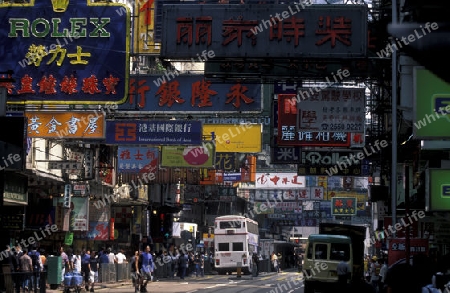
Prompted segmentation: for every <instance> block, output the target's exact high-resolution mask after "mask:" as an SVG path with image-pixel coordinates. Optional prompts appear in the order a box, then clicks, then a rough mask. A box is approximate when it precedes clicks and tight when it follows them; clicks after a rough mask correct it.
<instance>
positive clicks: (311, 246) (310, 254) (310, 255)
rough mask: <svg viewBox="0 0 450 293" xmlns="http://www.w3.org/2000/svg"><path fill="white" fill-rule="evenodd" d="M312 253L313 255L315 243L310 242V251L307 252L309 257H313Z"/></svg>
mask: <svg viewBox="0 0 450 293" xmlns="http://www.w3.org/2000/svg"><path fill="white" fill-rule="evenodd" d="M312 255H313V244H312V243H310V244H309V245H308V252H307V254H306V257H307V258H309V259H312Z"/></svg>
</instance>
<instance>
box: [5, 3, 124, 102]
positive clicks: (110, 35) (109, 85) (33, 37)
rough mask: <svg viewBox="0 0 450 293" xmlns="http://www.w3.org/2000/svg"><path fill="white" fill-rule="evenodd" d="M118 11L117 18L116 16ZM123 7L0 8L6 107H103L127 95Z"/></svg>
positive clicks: (21, 5) (17, 5) (7, 5)
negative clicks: (9, 79) (10, 79)
mask: <svg viewBox="0 0 450 293" xmlns="http://www.w3.org/2000/svg"><path fill="white" fill-rule="evenodd" d="M119 12H120V13H119ZM129 36H130V12H129V9H128V7H127V6H126V5H125V4H119V3H111V2H92V1H86V0H70V1H69V0H53V1H50V0H38V1H30V2H28V3H17V2H15V1H11V2H10V1H8V2H6V1H2V3H1V4H0V39H2V40H8V41H4V42H2V44H0V50H1V52H3V53H2V54H0V64H1V65H0V71H6V70H12V71H13V76H12V77H13V78H14V79H15V82H6V83H4V84H3V86H6V87H7V89H8V95H9V98H8V103H9V104H40V105H41V104H104V103H107V102H115V103H120V102H124V101H125V99H126V97H127V93H128V77H129V48H130V45H129V42H130V40H129Z"/></svg>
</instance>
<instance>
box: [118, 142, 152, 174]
mask: <svg viewBox="0 0 450 293" xmlns="http://www.w3.org/2000/svg"><path fill="white" fill-rule="evenodd" d="M158 162H159V150H158V148H156V147H155V148H149V147H131V146H130V147H128V146H120V147H119V148H118V171H119V173H139V172H145V173H155V172H156V171H157V169H158Z"/></svg>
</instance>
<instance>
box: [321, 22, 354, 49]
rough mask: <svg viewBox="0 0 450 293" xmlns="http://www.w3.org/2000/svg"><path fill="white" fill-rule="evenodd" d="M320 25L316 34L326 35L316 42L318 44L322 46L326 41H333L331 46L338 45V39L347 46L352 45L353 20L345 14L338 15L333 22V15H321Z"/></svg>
mask: <svg viewBox="0 0 450 293" xmlns="http://www.w3.org/2000/svg"><path fill="white" fill-rule="evenodd" d="M319 27H320V29H318V30H316V35H325V37H323V38H322V39H320V40H318V41H317V42H316V45H318V46H321V45H323V44H324V43H326V42H328V41H331V48H334V47H335V46H336V40H339V41H340V42H341V43H343V44H344V45H346V46H350V45H351V41H350V39H349V38H350V36H351V34H352V31H351V28H352V21H351V19H348V18H345V17H344V16H341V17H336V18H335V19H334V21H333V23H331V17H330V16H326V17H325V19H324V17H323V16H321V17H319Z"/></svg>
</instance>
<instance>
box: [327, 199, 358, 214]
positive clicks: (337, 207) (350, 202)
mask: <svg viewBox="0 0 450 293" xmlns="http://www.w3.org/2000/svg"><path fill="white" fill-rule="evenodd" d="M356 203H357V199H356V198H355V197H333V198H332V199H331V214H332V215H333V216H353V215H356V209H357V206H356Z"/></svg>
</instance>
